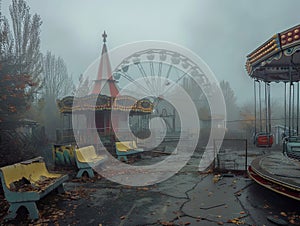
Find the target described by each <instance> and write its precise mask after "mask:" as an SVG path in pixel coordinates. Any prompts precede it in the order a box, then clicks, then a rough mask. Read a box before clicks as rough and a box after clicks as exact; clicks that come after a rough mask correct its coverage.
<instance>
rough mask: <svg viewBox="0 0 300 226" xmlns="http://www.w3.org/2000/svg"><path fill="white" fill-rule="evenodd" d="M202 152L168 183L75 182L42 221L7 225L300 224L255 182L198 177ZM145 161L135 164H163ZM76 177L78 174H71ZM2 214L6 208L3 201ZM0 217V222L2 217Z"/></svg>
mask: <svg viewBox="0 0 300 226" xmlns="http://www.w3.org/2000/svg"><path fill="white" fill-rule="evenodd" d="M200 157H201V153H195V154H194V156H193V157H192V158H191V160H190V161H189V162H188V164H187V165H186V166H185V167H184V168H183V169H181V170H180V171H179V172H178V173H177V174H176V175H174V176H173V177H171V178H170V179H168V180H166V181H164V182H161V183H159V184H156V185H154V186H148V187H130V186H122V185H119V184H116V183H113V182H110V181H108V180H106V179H104V178H101V176H99V175H98V176H97V178H96V179H93V180H90V179H82V180H78V179H71V180H70V181H69V182H67V183H66V184H65V189H66V191H67V193H66V194H64V195H57V194H54V193H52V194H49V195H48V196H47V197H45V198H44V199H42V200H41V201H40V202H38V208H39V210H40V214H41V219H40V220H38V221H35V222H32V221H26V220H24V219H18V220H14V221H10V222H4V221H3V220H2V223H3V224H4V223H5V224H15V225H20V224H24V225H27V224H36V225H43V224H44V225H96V226H98V225H102V226H106V225H107V226H114V225H120V226H121V225H124V226H125V225H128V226H131V225H205V226H206V225H276V224H274V223H272V222H271V221H270V220H268V217H269V218H270V217H271V218H270V219H282V220H283V222H281V223H285V224H282V225H300V203H299V202H297V201H294V200H292V199H289V198H285V197H283V196H280V195H278V194H276V193H274V192H272V191H269V190H267V189H265V188H263V187H261V186H259V185H257V184H256V183H254V182H252V181H251V180H250V179H249V178H248V177H246V176H245V175H233V174H228V173H226V174H223V175H222V174H220V175H215V174H214V173H212V172H211V173H206V174H200V173H199V172H198V165H199V161H200ZM160 158H163V157H162V156H159V155H158V156H156V157H154V158H149V156H145V157H143V158H142V159H141V160H139V161H138V162H136V163H135V164H142V163H143V162H144V163H148V164H149V163H151V162H152V161H159V160H160ZM68 173H69V174H71V176H72V175H75V172H73V171H68ZM1 205H2V206H1V207H3V209H2V212H3V211H4V210H5V208H7V207H6V206H5V205H4V201H3V202H2V201H1ZM3 215H4V214H3V213H2V215H0V217H3Z"/></svg>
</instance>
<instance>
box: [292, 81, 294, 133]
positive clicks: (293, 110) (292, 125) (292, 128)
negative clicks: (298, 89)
mask: <svg viewBox="0 0 300 226" xmlns="http://www.w3.org/2000/svg"><path fill="white" fill-rule="evenodd" d="M292 88H293V89H292V133H293V135H294V129H295V86H294V84H293V86H292Z"/></svg>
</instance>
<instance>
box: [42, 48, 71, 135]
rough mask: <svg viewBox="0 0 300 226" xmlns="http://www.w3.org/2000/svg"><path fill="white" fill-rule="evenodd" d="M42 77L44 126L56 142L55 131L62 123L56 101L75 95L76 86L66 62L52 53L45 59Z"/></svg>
mask: <svg viewBox="0 0 300 226" xmlns="http://www.w3.org/2000/svg"><path fill="white" fill-rule="evenodd" d="M42 75H43V101H44V113H43V115H44V120H45V121H44V125H45V127H46V131H47V136H48V138H49V139H50V140H55V131H56V129H57V127H58V126H59V122H60V119H59V112H58V109H57V106H56V100H57V99H60V98H62V97H64V96H67V95H70V94H73V91H74V85H73V81H72V77H71V76H69V74H68V70H67V66H66V64H65V62H64V60H63V59H62V58H61V57H56V56H55V55H54V54H52V53H51V52H50V51H48V52H47V54H46V55H45V56H44V58H43V74H42Z"/></svg>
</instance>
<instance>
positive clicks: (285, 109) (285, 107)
mask: <svg viewBox="0 0 300 226" xmlns="http://www.w3.org/2000/svg"><path fill="white" fill-rule="evenodd" d="M284 133H286V82H285V83H284Z"/></svg>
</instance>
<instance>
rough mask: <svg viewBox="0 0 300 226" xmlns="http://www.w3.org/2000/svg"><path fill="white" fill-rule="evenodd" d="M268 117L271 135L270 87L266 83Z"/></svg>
mask: <svg viewBox="0 0 300 226" xmlns="http://www.w3.org/2000/svg"><path fill="white" fill-rule="evenodd" d="M268 113H269V115H268V117H269V133H271V86H270V83H268Z"/></svg>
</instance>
